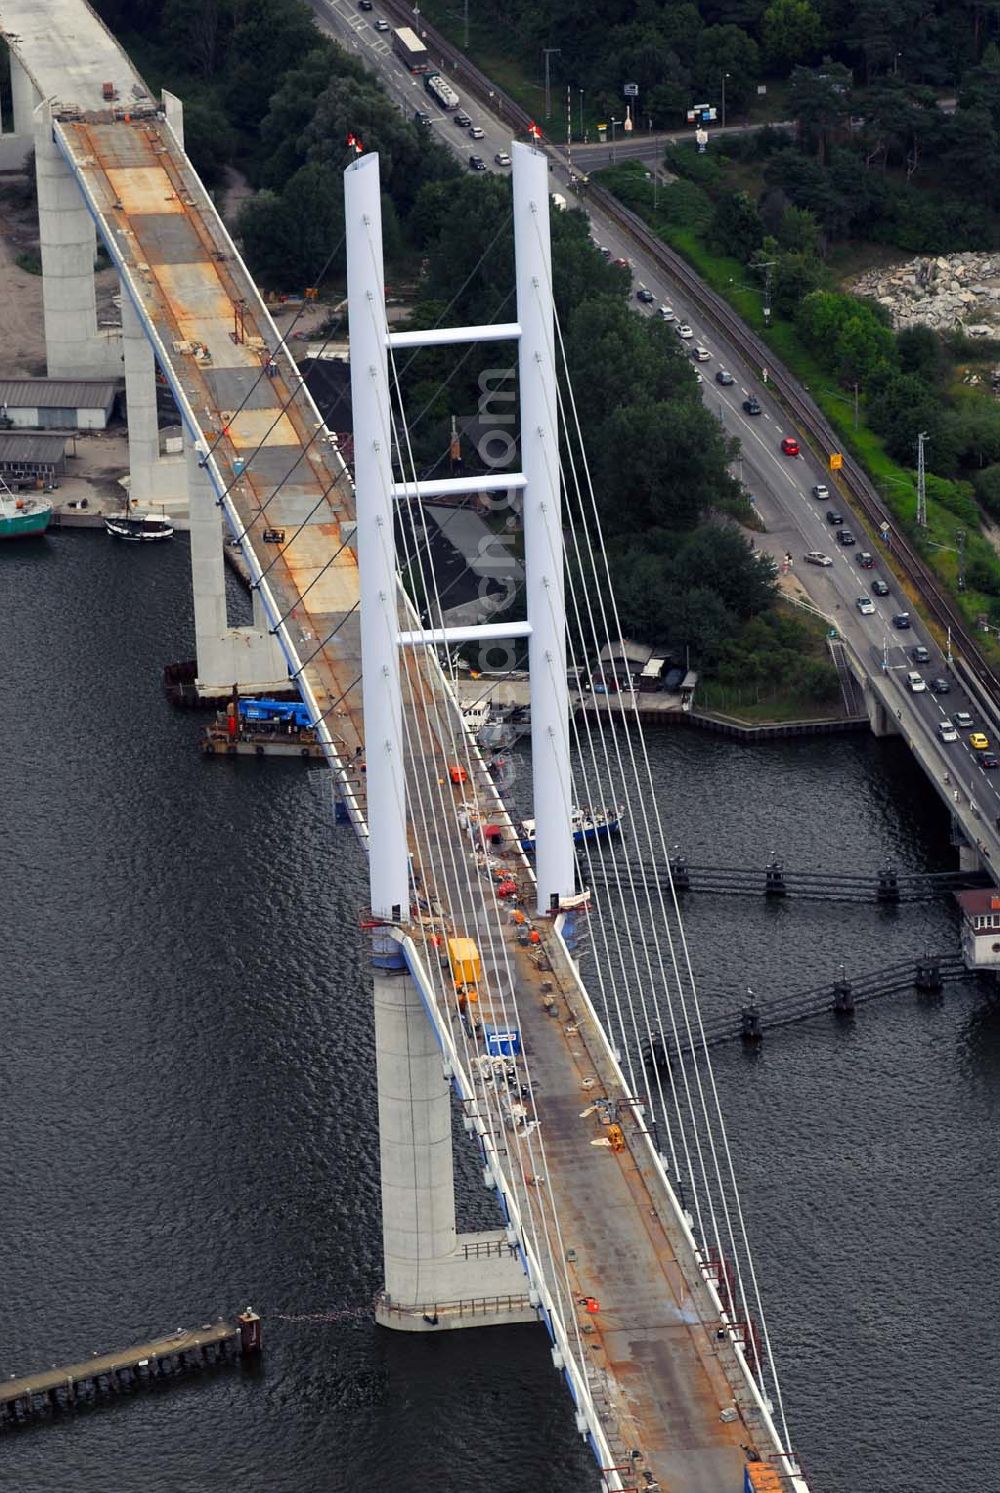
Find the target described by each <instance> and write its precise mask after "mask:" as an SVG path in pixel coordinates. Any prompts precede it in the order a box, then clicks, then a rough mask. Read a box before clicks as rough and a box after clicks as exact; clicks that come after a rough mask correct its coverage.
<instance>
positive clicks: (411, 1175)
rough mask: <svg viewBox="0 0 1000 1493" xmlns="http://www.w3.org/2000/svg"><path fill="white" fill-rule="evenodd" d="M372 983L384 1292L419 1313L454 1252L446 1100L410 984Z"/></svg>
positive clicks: (386, 979)
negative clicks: (441, 1267)
mask: <svg viewBox="0 0 1000 1493" xmlns="http://www.w3.org/2000/svg"><path fill="white" fill-rule="evenodd" d="M374 978H375V1061H376V1066H377V1070H378V1123H379V1156H380V1160H381V1169H382V1247H383V1251H384V1257H385V1288H386V1292H387V1294H388V1296H389V1298H390V1299H391V1301H393V1302H394V1303H397V1304H400V1305H406V1306H419V1305H421V1304H423V1303H426V1302H433V1301H434V1300H435V1298H436V1296H437V1291H438V1282H437V1278H436V1274H437V1273H436V1270H435V1262H440V1261H441V1260H443V1259H445V1258H447V1257H448V1256H450V1255H452V1254H453V1253H454V1250H455V1245H456V1234H455V1190H454V1183H453V1174H452V1154H451V1100H450V1096H449V1093H448V1085H447V1083H446V1081H445V1079H444V1076H443V1070H442V1066H441V1051H440V1049H439V1047H438V1044H437V1042H436V1040H435V1037H434V1032H433V1030H432V1028H431V1024H430V1022H429V1020H428V1019H427V1013H426V1011H425V1010H424V1007H423V1003H422V1001H421V999H420V995H419V993H418V991H417V988H416V986H415V985H414V983H413V980H412V979H411V978H410V976H409V974H407V973H393V974H387V973H385V972H384V971H382V970H379V969H376V970H375V972H374Z"/></svg>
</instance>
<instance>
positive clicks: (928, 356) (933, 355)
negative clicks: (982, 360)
mask: <svg viewBox="0 0 1000 1493" xmlns="http://www.w3.org/2000/svg"><path fill="white" fill-rule="evenodd" d="M896 352H897V354H898V356H899V366H900V368H901V369H902V370H903V372H904V373H912V374H913V375H914V376H915V377H916V378H919V379H920V380H921V382H922V383H924V384H930V385H935V384H941V383H943V382H944V380H945V379H946V378H947V377H948V375H949V373H950V372H951V359H950V358H949V357H948V353H947V351H946V349H945V346H944V343H943V342H942V341H941V338H940V337H939V336H938V334H937V333H936V332H935V331H933V330H932V329H931V328H930V327H925V326H915V327H904V328H903V330H902V331H901V332H898V333H897V334H896Z"/></svg>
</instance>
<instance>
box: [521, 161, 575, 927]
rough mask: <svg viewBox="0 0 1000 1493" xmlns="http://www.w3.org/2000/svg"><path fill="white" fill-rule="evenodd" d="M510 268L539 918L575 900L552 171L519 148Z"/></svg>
mask: <svg viewBox="0 0 1000 1493" xmlns="http://www.w3.org/2000/svg"><path fill="white" fill-rule="evenodd" d="M512 155H513V158H514V175H513V181H514V264H515V274H516V278H517V319H518V321H519V322H520V324H521V338H520V342H519V344H518V368H519V374H520V401H521V468H522V471H523V472H524V475H525V478H526V482H527V485H526V486H525V489H524V569H525V581H526V589H527V610H528V621H529V622H530V623H531V637H530V639H529V641H528V671H529V674H530V678H531V780H532V794H533V799H534V812H535V880H536V884H537V896H538V911H539V912H540V913H541V914H543V915H544V914H546V913H548V912H549V911H551V909H552V907H553V905H554V904H555V905H558V901H559V899H560V898H561V897H569V896H572V894H573V893H574V892H575V890H576V862H575V860H574V855H573V837H572V829H571V822H570V821H571V813H570V810H571V805H570V765H569V691H568V686H567V681H566V604H565V591H564V588H565V583H564V577H563V570H564V564H563V535H562V518H561V494H560V489H559V480H560V479H559V425H558V421H559V416H558V407H557V400H556V369H555V357H554V340H555V337H554V328H553V312H552V256H551V250H550V242H549V190H550V184H549V174H548V173H549V163H548V160H547V158H546V156H545V155H544V154H543V153H542V151H540V150H536V149H535V148H534V147H533V146H530V145H522V144H515V145H513V146H512Z"/></svg>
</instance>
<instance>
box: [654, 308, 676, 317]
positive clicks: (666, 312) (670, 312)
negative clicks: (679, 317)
mask: <svg viewBox="0 0 1000 1493" xmlns="http://www.w3.org/2000/svg"><path fill="white" fill-rule="evenodd" d="M656 314H657V316H658V317H659V318H660V320H661V321H673V320H674V308H673V306H660V307H659V309H658V310H657V313H656Z"/></svg>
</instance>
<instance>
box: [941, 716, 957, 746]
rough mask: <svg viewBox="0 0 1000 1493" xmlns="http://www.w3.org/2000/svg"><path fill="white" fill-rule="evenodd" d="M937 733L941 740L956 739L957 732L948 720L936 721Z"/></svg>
mask: <svg viewBox="0 0 1000 1493" xmlns="http://www.w3.org/2000/svg"><path fill="white" fill-rule="evenodd" d="M938 735H939V736H940V738H941V740H942V741H957V740H958V732H957V731H956V730H955V727H954V725H953V723H952V722H951V721H949V720H944V721H938Z"/></svg>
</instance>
